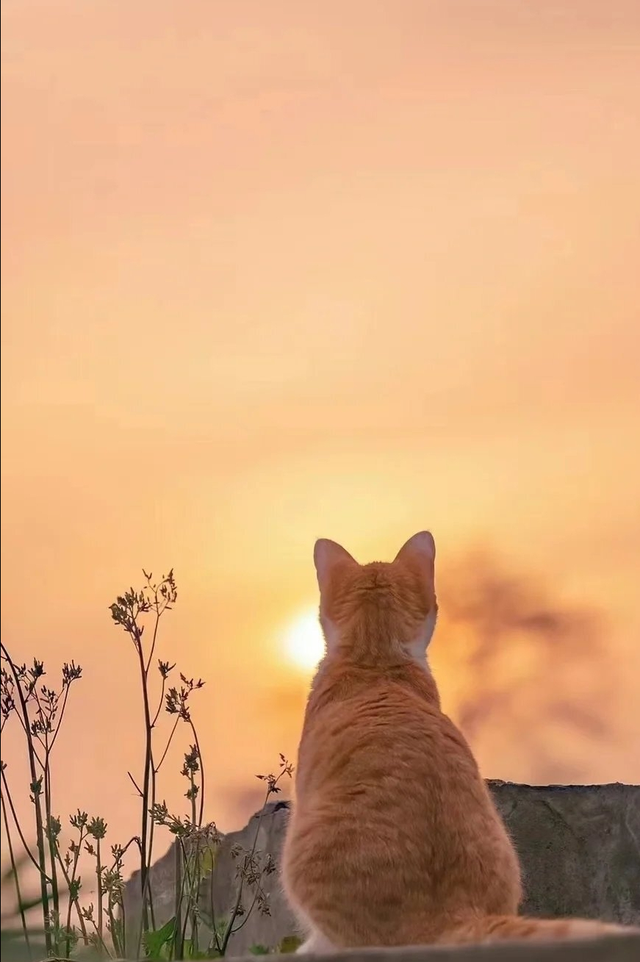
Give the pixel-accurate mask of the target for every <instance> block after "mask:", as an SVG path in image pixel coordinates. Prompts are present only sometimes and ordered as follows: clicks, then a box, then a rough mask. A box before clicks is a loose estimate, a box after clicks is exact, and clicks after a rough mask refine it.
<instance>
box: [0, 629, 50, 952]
mask: <svg viewBox="0 0 640 962" xmlns="http://www.w3.org/2000/svg"><path fill="white" fill-rule="evenodd" d="M0 648H1V650H2V653H3V655H4V656H5V659H6V661H7V664H8V665H9V668H10V669H11V673H12V675H13V678H14V682H15V691H16V694H17V695H18V701H19V704H20V712H21V716H22V718H21V720H22V727H23V729H24V732H25V737H26V742H27V756H28V761H29V773H30V775H31V784H32V796H31V797H32V799H33V806H34V814H35V826H36V846H37V849H38V869H39V876H40V898H41V902H42V919H43V928H44V937H45V946H46V950H47V955H51V954H52V952H53V944H52V939H51V921H50V914H49V913H50V910H49V892H48V889H47V879H48V874H47V862H46V853H45V844H44V841H45V835H44V825H43V818H42V807H41V802H40V797H41V793H40V791H39V789H38V788H37V786H38V772H37V768H36V758H37V752H36V750H35V746H34V744H33V736H32V734H31V727H30V720H29V709H28V707H27V701H26V698H25V695H24V692H23V690H22V685H21V683H20V676H19V674H18V671H17V669H16V666H15V664H14V662H13V659H12V658H11V656H10V654H9V652H8V651H7V649H6V647H5V645H4V643H3V642H0ZM18 717H20V715H19V716H18Z"/></svg>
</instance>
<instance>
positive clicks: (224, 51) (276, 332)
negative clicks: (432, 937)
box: [2, 0, 640, 836]
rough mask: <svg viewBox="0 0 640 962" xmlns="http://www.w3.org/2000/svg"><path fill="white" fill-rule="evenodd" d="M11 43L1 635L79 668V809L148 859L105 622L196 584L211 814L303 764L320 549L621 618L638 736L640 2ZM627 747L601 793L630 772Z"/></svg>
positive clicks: (188, 607)
mask: <svg viewBox="0 0 640 962" xmlns="http://www.w3.org/2000/svg"><path fill="white" fill-rule="evenodd" d="M2 20H3V41H2V58H3V96H2V107H3V129H2V133H3V154H2V172H3V223H2V231H3V252H2V266H3V328H2V432H3V437H2V442H3V443H2V487H3V490H2V504H3V509H4V510H3V514H2V542H3V561H4V564H3V572H2V596H3V608H2V630H3V638H4V640H5V642H6V643H7V644H8V645H10V647H11V648H12V650H13V652H14V654H15V657H16V658H18V659H28V658H29V657H31V656H32V655H33V654H38V655H39V656H40V657H44V658H45V659H46V660H47V662H48V664H49V665H50V668H51V670H53V669H54V667H55V666H57V664H58V663H59V662H60V661H62V660H65V659H66V660H68V659H71V658H74V659H75V660H76V661H80V662H81V664H82V665H83V666H84V670H85V678H84V680H83V681H82V682H81V683H80V684H79V685H78V687H77V688H76V689H75V691H74V699H73V703H72V707H71V711H70V714H69V727H68V729H67V730H66V734H65V735H64V736H61V740H60V744H59V749H58V750H59V756H58V760H57V762H56V772H57V773H58V775H57V778H58V783H57V792H58V794H57V799H58V806H57V807H58V808H59V810H60V812H61V813H65V812H67V811H70V810H73V809H75V808H77V807H78V805H80V806H82V807H85V808H88V809H90V810H91V811H98V810H99V812H100V813H101V814H103V815H104V816H105V817H106V818H107V819H108V820H109V821H110V822H111V823H112V825H113V827H114V830H115V831H117V832H118V833H119V834H120V835H121V836H124V835H125V833H127V827H128V826H130V824H131V818H132V813H133V811H134V808H135V798H134V797H133V793H132V790H131V786H130V784H129V783H128V781H127V779H126V774H125V772H126V768H127V767H131V768H134V769H137V768H138V767H139V751H140V742H139V738H138V724H139V703H138V701H137V700H136V685H135V676H134V674H133V669H134V662H133V653H132V651H130V649H129V647H128V646H127V644H126V639H125V637H124V635H121V634H120V633H119V632H118V631H117V630H116V629H115V628H113V627H112V625H111V623H110V618H109V612H108V610H107V605H108V604H109V603H110V602H111V601H112V600H113V598H114V596H115V595H116V593H117V592H119V591H120V590H121V589H122V588H124V587H126V586H128V585H129V584H131V583H134V584H136V583H137V582H138V581H139V575H138V572H139V569H140V568H141V567H142V566H145V567H147V568H151V569H152V570H153V571H154V572H158V571H159V570H160V569H162V568H163V567H164V568H165V569H167V568H168V567H169V566H171V565H173V566H174V567H175V570H176V576H177V579H178V584H179V588H180V598H179V603H178V606H177V608H176V610H175V612H173V614H172V621H171V622H170V623H167V633H166V635H165V648H164V652H165V654H166V655H167V657H171V655H172V653H173V652H177V653H178V655H179V660H180V664H181V666H182V667H183V669H184V670H185V671H186V673H187V674H189V675H191V674H195V675H201V676H202V677H204V678H205V679H207V680H208V685H207V687H206V689H204V691H203V692H201V693H200V698H199V700H198V703H197V704H198V706H199V707H198V708H197V710H196V715H197V717H198V719H199V726H200V730H201V734H202V742H203V748H204V752H205V757H206V759H207V761H208V767H209V771H210V773H211V779H210V782H209V797H210V802H211V805H210V810H209V815H210V816H211V817H217V818H219V819H220V821H221V823H222V826H223V827H232V826H233V825H237V824H238V822H239V821H240V820H241V819H242V818H244V816H245V815H246V813H247V810H248V808H251V807H252V803H251V802H250V801H248V802H246V803H245V804H244V807H242V806H240V807H239V803H238V797H239V796H238V793H239V792H240V793H241V792H242V791H244V787H245V786H246V787H247V789H248V790H249V791H253V782H252V777H253V774H254V773H255V772H258V771H264V770H265V769H268V768H270V767H271V766H272V764H274V762H275V760H276V759H277V753H278V752H279V751H286V752H289V753H293V752H294V751H295V744H296V738H297V731H298V726H299V720H300V719H299V711H298V710H297V709H296V710H295V711H294V712H293V713H292V712H291V711H284V710H283V711H282V712H279V711H278V707H277V697H276V698H274V697H273V695H272V694H270V690H272V691H273V690H276V691H280V688H282V690H283V691H288V690H289V688H291V690H292V691H293V693H294V694H293V695H292V697H293V698H294V703H295V705H298V701H296V698H298V699H299V694H300V692H301V691H302V687H303V685H304V684H305V679H304V678H303V677H301V676H300V677H299V676H297V675H296V674H295V672H294V669H292V668H291V667H290V666H287V665H286V664H285V663H284V661H283V659H282V658H281V656H280V655H279V639H280V637H281V633H282V628H283V626H285V625H286V624H287V622H288V621H289V620H290V619H291V618H292V617H293V616H294V615H295V614H296V613H297V612H298V611H299V610H301V609H305V608H307V607H308V606H310V605H313V603H314V601H315V579H314V573H313V570H312V566H311V548H312V543H313V540H314V538H315V537H317V536H328V537H334V538H338V539H339V540H341V541H343V542H344V543H345V544H346V545H347V547H348V548H349V549H350V550H352V551H353V552H354V553H355V554H356V556H358V557H359V558H361V559H362V560H370V559H371V558H372V557H373V556H380V557H389V556H390V555H393V554H394V553H395V551H396V550H397V548H398V547H399V545H400V544H401V543H402V541H403V540H404V539H405V538H406V537H408V536H409V535H410V534H412V533H413V532H414V531H416V530H419V529H420V528H423V527H425V526H430V527H431V528H432V530H433V531H434V533H435V535H436V539H437V541H438V545H439V557H440V558H441V559H443V564H446V563H447V559H453V558H455V557H456V556H457V555H458V554H459V553H460V552H463V551H464V550H465V549H466V547H467V545H469V544H472V543H475V542H476V541H479V540H482V541H486V542H488V543H489V544H490V545H491V546H492V548H493V549H495V550H496V551H497V552H499V553H501V554H502V555H503V556H504V557H506V558H508V559H512V560H513V563H514V564H517V565H519V566H520V567H521V568H522V569H523V570H524V571H526V572H531V573H533V574H534V575H538V574H541V575H543V576H544V577H545V578H546V579H547V581H548V582H549V583H551V584H552V585H554V590H555V591H556V593H558V594H559V595H560V596H562V597H565V596H566V597H571V598H573V599H575V600H577V602H579V603H582V602H585V603H589V604H595V605H597V606H598V607H600V608H602V609H603V611H604V612H605V613H606V614H607V616H608V617H609V619H610V634H609V636H608V644H609V646H610V656H611V659H612V661H614V662H615V663H616V664H617V665H619V666H621V667H622V669H623V670H624V672H625V674H626V676H627V687H626V688H625V689H624V691H623V692H621V695H620V714H621V717H624V719H625V720H626V721H627V722H628V723H629V725H630V726H634V725H635V730H636V732H637V721H638V715H637V711H638V708H637V706H638V704H639V699H640V680H639V679H640V655H639V654H638V637H640V616H639V615H638V606H637V590H638V567H639V566H638V560H639V557H640V508H639V499H638V491H639V490H640V455H639V453H638V411H639V410H640V407H639V405H640V389H639V384H638V382H639V378H638V375H639V359H640V318H639V309H638V264H640V178H639V177H638V157H640V108H639V103H640V66H639V65H640V5H639V4H638V3H637V0H628V2H624V0H609V2H607V3H604V2H602V0H581V2H580V3H576V2H556V0H545V2H542V3H537V4H531V3H530V2H529V0H448V2H447V3H439V2H429V0H415V2H409V0H394V2H391V0H389V2H386V3H383V2H377V0H346V2H345V0H340V2H337V0H325V2H323V3H321V4H320V3H317V4H316V3H306V4H305V3H302V4H301V3H296V2H293V0H291V2H282V0H270V2H269V3H264V2H260V0H255V2H248V0H218V2H212V0H200V2H198V0H192V2H177V0H173V2H167V0H153V2H152V0H136V2H130V0H103V2H97V0H96V2H91V3H87V2H86V0H56V2H51V0H46V2H45V0H41V2H34V0H3V3H2ZM434 645H437V641H436V642H435V643H434ZM288 686H289V687H288ZM296 693H297V694H296ZM445 696H446V692H445ZM283 697H285V696H284V695H283ZM445 701H446V698H445ZM195 704H196V703H194V707H195ZM533 724H535V719H533ZM514 738H517V733H516V734H515V735H514ZM632 745H633V739H632V738H630V739H629V740H628V741H624V742H623V741H621V742H619V743H618V742H617V743H615V744H611V746H610V751H609V752H608V753H605V754H598V755H597V756H595V755H594V758H593V763H592V766H591V767H589V769H588V771H587V773H586V774H587V777H588V778H590V779H592V780H616V779H619V780H627V781H630V780H638V779H640V768H639V765H640V763H639V762H638V758H637V754H636V753H634V751H633V747H632ZM7 753H8V756H9V760H10V761H13V764H14V765H15V764H17V762H16V759H15V752H14V750H13V749H12V748H8V749H7ZM3 754H5V753H3ZM486 768H487V769H488V770H487V772H486V773H487V774H488V775H496V776H499V777H503V778H509V777H521V775H522V771H523V769H522V768H521V767H518V766H517V765H514V764H512V763H511V761H510V760H509V756H508V754H507V755H505V756H504V757H503V756H500V757H498V756H494V757H489V758H488V759H487V760H486ZM524 772H525V774H526V768H525V769H524ZM176 784H177V783H176ZM178 788H179V786H178ZM166 795H167V797H168V798H169V799H177V798H179V791H178V790H177V789H176V788H175V786H174V785H173V783H172V782H171V779H169V781H168V782H167V785H166ZM129 831H130V829H129Z"/></svg>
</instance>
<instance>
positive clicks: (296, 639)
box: [284, 608, 324, 671]
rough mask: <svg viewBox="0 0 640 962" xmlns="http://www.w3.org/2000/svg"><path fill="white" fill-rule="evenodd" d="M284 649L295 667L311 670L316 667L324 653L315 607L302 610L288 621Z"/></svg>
mask: <svg viewBox="0 0 640 962" xmlns="http://www.w3.org/2000/svg"><path fill="white" fill-rule="evenodd" d="M284 650H285V652H286V655H287V658H288V659H289V661H290V662H291V663H292V664H294V665H295V666H296V667H297V668H302V669H304V670H305V671H311V670H313V669H314V668H315V667H316V665H317V664H318V662H319V661H320V660H321V659H322V656H323V655H324V636H323V634H322V628H321V627H320V622H319V620H318V610H317V608H310V609H308V610H307V611H303V612H301V613H300V614H299V615H296V617H295V618H294V619H293V620H292V621H290V622H289V624H288V626H287V628H286V629H285V633H284Z"/></svg>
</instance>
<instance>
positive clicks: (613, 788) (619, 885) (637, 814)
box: [125, 781, 640, 962]
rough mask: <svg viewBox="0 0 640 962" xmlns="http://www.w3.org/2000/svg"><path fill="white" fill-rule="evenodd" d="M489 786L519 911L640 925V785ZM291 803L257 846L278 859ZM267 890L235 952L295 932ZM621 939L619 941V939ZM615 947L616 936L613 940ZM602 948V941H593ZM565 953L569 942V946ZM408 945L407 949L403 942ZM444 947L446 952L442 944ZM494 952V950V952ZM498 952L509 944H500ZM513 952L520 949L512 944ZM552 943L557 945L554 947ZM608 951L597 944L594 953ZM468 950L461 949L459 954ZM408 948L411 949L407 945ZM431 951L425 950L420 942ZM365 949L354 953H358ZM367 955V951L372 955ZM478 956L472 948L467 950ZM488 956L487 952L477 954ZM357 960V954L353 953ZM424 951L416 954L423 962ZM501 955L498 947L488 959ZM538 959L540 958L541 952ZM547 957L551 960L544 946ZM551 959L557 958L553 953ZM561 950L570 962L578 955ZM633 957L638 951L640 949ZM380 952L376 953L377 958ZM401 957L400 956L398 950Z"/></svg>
mask: <svg viewBox="0 0 640 962" xmlns="http://www.w3.org/2000/svg"><path fill="white" fill-rule="evenodd" d="M488 784H489V787H490V789H491V791H492V793H493V795H494V798H495V800H496V802H497V805H498V808H499V809H500V812H501V814H502V816H503V818H504V820H505V822H506V824H507V826H508V828H509V831H510V833H511V836H512V838H513V840H514V842H515V845H516V847H517V849H518V852H519V855H520V858H521V861H522V865H523V871H524V885H525V901H524V902H523V905H522V912H523V913H526V914H530V915H537V916H546V917H548V918H553V917H557V916H567V915H574V916H576V915H577V916H583V917H586V918H601V919H606V920H610V921H619V922H626V923H634V924H640V786H632V785H620V784H615V785H592V786H591V785H588V786H549V787H537V786H530V785H514V784H510V783H508V782H499V781H491V782H489V783H488ZM288 811H289V805H288V803H287V802H276V803H274V804H271V805H270V806H269V807H268V809H267V811H266V812H265V814H264V815H263V818H262V822H261V825H260V832H259V838H258V848H259V849H261V850H262V851H264V852H270V853H271V854H272V855H273V857H274V858H275V859H276V861H277V859H278V857H279V854H280V850H281V847H282V841H283V838H284V833H285V830H286V823H287V817H288ZM257 819H258V816H257V815H254V816H253V818H252V819H250V820H249V823H248V824H247V825H246V826H245V828H243V829H242V830H241V831H239V832H232V833H230V834H228V835H226V836H225V837H224V839H223V841H222V845H221V848H220V853H219V856H218V861H217V864H216V869H215V872H214V875H213V879H212V891H209V892H207V893H205V897H204V902H205V904H207V905H208V904H209V902H210V900H211V896H213V903H214V907H215V911H216V916H217V917H221V916H223V915H224V914H225V913H227V912H228V911H229V907H230V905H231V904H232V903H233V897H234V888H235V878H234V873H235V863H234V862H233V859H232V857H231V849H232V847H233V846H234V845H236V844H240V845H242V846H243V847H244V848H251V845H252V844H253V840H254V837H255V831H256V826H257V824H258V822H257ZM174 861H175V859H174V850H173V848H171V849H170V850H169V852H168V853H167V854H166V855H165V856H164V857H163V858H161V859H159V861H158V862H156V863H155V864H154V866H153V868H152V875H151V878H152V883H151V884H152V890H153V893H154V905H155V911H156V924H160V923H162V922H164V921H166V920H167V919H169V918H170V917H171V915H172V914H173V894H172V893H173V881H174V878H175V875H174ZM265 888H266V889H267V891H268V892H269V894H270V904H271V915H270V916H261V915H259V914H258V913H257V912H256V913H253V914H252V916H251V918H250V919H249V920H248V921H247V923H246V924H245V925H244V926H243V928H242V929H241V930H240V931H239V932H238V933H237V934H236V935H234V936H233V937H232V940H231V943H230V946H229V951H230V954H232V955H243V954H246V953H247V952H248V950H249V948H250V947H251V946H252V945H256V944H259V945H265V946H270V947H272V946H277V945H278V944H279V943H280V941H281V940H282V938H284V937H285V936H287V935H291V934H293V933H294V931H295V925H294V920H293V918H292V917H291V914H290V912H289V909H288V907H287V905H286V903H285V900H284V897H283V895H282V892H281V890H280V886H279V883H278V874H277V873H274V874H273V875H271V876H269V877H268V878H267V879H266V881H265ZM139 905H140V902H139V883H137V879H136V877H135V876H134V877H133V878H132V879H131V880H130V881H129V883H128V885H127V889H126V893H125V908H126V913H127V919H128V921H129V922H131V920H133V919H135V917H136V916H138V917H139ZM613 941H614V942H616V943H617V940H613ZM607 944H608V945H609V942H608V943H607ZM594 946H595V943H594ZM566 948H567V951H568V950H569V947H566ZM623 948H624V946H622V947H621V946H620V945H618V946H617V947H613V943H611V944H610V948H609V949H607V951H610V952H612V953H614V954H608V955H602V954H600V955H598V954H595V955H591V954H588V953H587V949H586V947H585V946H584V945H583V946H582V948H581V949H577V950H576V951H579V952H582V953H583V954H579V955H575V959H576V962H577V960H578V959H580V960H584V962H588V960H591V959H593V962H596V960H604V959H605V958H606V959H611V960H612V962H614V960H616V962H617V960H618V959H619V960H620V962H622V960H623V959H625V960H626V959H631V955H624V954H623V955H617V954H615V953H618V952H621V951H623ZM403 951H404V950H403ZM442 951H444V950H442ZM492 951H496V950H492ZM500 951H501V953H502V952H503V951H506V950H504V949H502V948H501V950H500ZM514 951H515V950H514ZM522 951H523V952H525V954H524V955H508V954H506V955H503V954H499V955H498V954H496V955H495V959H496V960H497V959H503V960H504V962H511V960H512V959H513V960H515V959H516V958H517V959H518V960H520V959H522V960H523V962H524V960H528V959H533V958H534V956H532V955H527V954H526V950H525V948H522ZM550 951H551V950H550ZM591 951H593V952H596V953H597V952H601V949H599V948H598V947H597V946H595V947H594V948H593V949H589V952H591ZM460 952H462V954H460ZM405 954H406V953H405ZM423 954H424V950H423ZM361 956H362V953H357V957H358V959H360V958H361ZM367 957H369V956H367ZM440 957H442V959H443V960H444V959H449V958H450V956H449V955H447V954H446V953H445V954H441V951H440V950H438V953H436V954H433V950H432V951H431V952H430V954H429V956H428V959H429V962H439V959H440ZM468 957H469V958H471V956H468ZM473 957H474V959H475V958H481V956H476V955H474V956H473ZM350 958H351V959H353V958H355V955H354V954H351V956H350ZM419 958H420V956H419V955H418V956H416V959H417V960H419ZM466 958H467V954H466V950H464V951H462V950H458V954H457V955H456V956H455V959H456V960H460V962H462V960H463V959H465V960H466ZM493 958H494V955H491V959H493ZM535 958H538V956H535ZM544 958H547V955H546V954H545V956H544ZM548 958H549V962H551V960H552V958H553V962H555V956H549V957H548ZM573 958H574V956H572V955H571V954H569V955H566V954H565V955H563V960H564V962H569V960H571V962H572V960H573ZM634 958H637V959H640V953H638V954H637V955H636V956H634ZM376 959H377V956H376ZM394 959H397V955H396V956H394Z"/></svg>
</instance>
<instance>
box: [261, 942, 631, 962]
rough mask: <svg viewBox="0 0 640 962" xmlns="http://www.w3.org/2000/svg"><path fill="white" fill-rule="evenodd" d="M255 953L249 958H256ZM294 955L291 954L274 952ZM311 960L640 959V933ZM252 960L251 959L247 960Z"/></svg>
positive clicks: (521, 961)
mask: <svg viewBox="0 0 640 962" xmlns="http://www.w3.org/2000/svg"><path fill="white" fill-rule="evenodd" d="M255 958H256V957H255V955H254V956H249V959H253V960H255ZM273 958H274V959H280V960H284V959H287V958H289V959H291V956H286V955H279V956H273ZM301 958H304V959H308V960H309V962H315V960H318V962H320V960H322V962H327V960H329V959H330V960H331V962H638V960H640V935H624V936H615V937H613V938H612V937H610V936H609V937H607V938H604V939H594V940H589V941H571V942H568V941H564V942H494V943H492V944H487V943H485V944H484V945H464V946H450V947H447V946H438V947H430V946H418V947H415V946H409V947H407V948H398V949H362V950H352V951H350V952H339V953H336V954H335V955H331V956H327V955H305V956H301ZM247 962H248V960H247Z"/></svg>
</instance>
